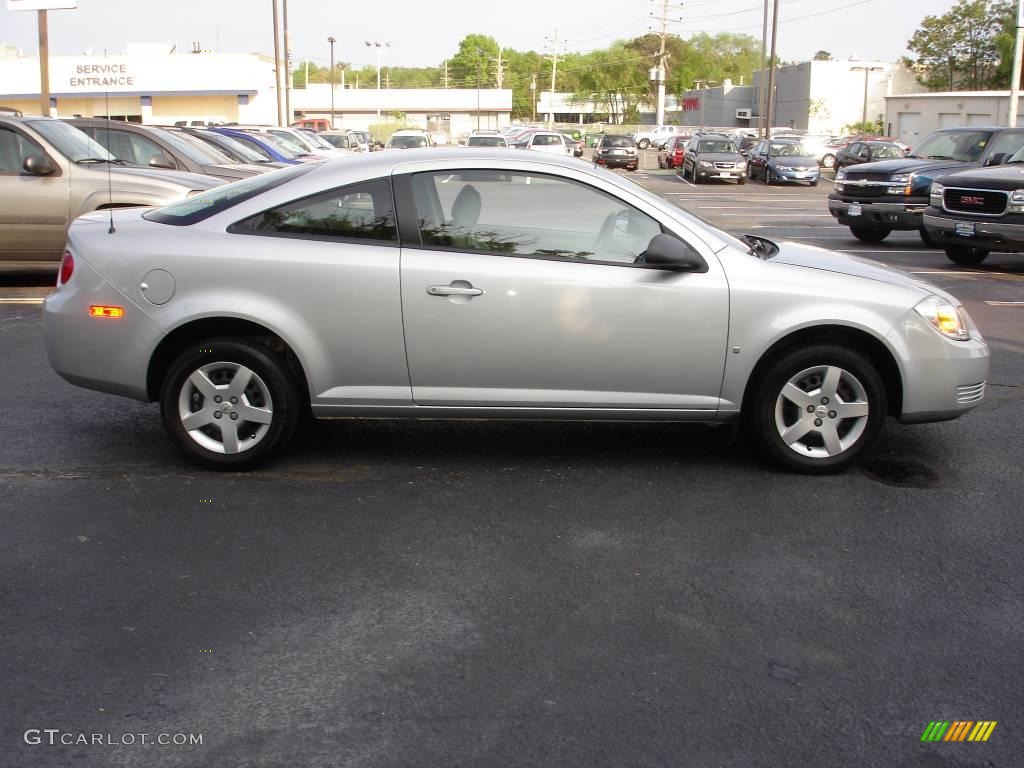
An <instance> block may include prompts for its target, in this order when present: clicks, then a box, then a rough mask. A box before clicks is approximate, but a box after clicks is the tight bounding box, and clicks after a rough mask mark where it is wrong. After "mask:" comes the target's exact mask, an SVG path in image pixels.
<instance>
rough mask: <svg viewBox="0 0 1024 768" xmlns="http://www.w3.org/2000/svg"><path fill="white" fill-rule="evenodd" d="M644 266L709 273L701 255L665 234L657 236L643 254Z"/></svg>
mask: <svg viewBox="0 0 1024 768" xmlns="http://www.w3.org/2000/svg"><path fill="white" fill-rule="evenodd" d="M640 263H643V264H650V265H651V266H654V267H662V268H664V269H670V270H672V271H674V272H707V271H708V264H707V262H706V261H704V259H703V258H702V257H701V255H700V254H699V253H697V252H696V251H695V250H693V249H692V248H691V247H690V246H688V245H686V243H683V242H682V241H680V240H677V239H676V238H674V237H672V236H671V235H666V234H664V233H662V234H658V235H655V236H654V237H652V238H651V242H650V243H648V244H647V250H646V251H644V252H643V261H642V262H640Z"/></svg>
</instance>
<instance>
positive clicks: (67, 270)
mask: <svg viewBox="0 0 1024 768" xmlns="http://www.w3.org/2000/svg"><path fill="white" fill-rule="evenodd" d="M74 271H75V257H74V256H72V255H71V251H64V258H62V259H61V260H60V272H58V273H57V287H58V288H60V287H61V286H62V285H64V283H66V282H67V281H68V280H70V279H71V275H72V273H73V272H74Z"/></svg>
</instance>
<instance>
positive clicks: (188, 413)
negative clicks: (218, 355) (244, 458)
mask: <svg viewBox="0 0 1024 768" xmlns="http://www.w3.org/2000/svg"><path fill="white" fill-rule="evenodd" d="M178 417H179V418H180V419H181V425H182V427H183V428H184V430H185V433H186V434H187V435H188V436H189V437H190V438H191V439H192V440H193V441H194V442H195V443H196V444H198V445H199V446H201V447H203V448H205V449H207V450H208V451H212V452H214V453H220V454H237V453H244V452H246V451H249V450H251V449H252V448H254V447H255V446H257V445H259V443H260V442H262V441H263V439H264V438H265V437H266V436H267V433H268V432H269V430H270V424H271V422H272V421H273V418H274V402H273V399H272V398H271V396H270V390H269V388H268V387H267V385H266V383H265V382H264V381H263V379H262V378H260V376H259V375H258V374H257V373H255V372H254V371H253V370H251V369H250V368H247V367H246V366H244V365H242V364H240V363H234V362H227V361H218V362H213V363H207V364H205V365H203V366H201V367H199V368H197V369H196V370H194V371H193V372H192V373H191V375H189V377H188V378H187V379H185V381H184V383H183V384H182V386H181V389H180V391H179V393H178Z"/></svg>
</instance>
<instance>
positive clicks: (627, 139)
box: [601, 136, 636, 147]
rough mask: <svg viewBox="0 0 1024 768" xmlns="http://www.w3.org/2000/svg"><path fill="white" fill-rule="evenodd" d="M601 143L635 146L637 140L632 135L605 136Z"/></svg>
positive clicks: (611, 145)
mask: <svg viewBox="0 0 1024 768" xmlns="http://www.w3.org/2000/svg"><path fill="white" fill-rule="evenodd" d="M601 145H602V146H604V147H635V146H636V142H635V141H634V140H633V137H632V136H605V137H604V141H602V142H601Z"/></svg>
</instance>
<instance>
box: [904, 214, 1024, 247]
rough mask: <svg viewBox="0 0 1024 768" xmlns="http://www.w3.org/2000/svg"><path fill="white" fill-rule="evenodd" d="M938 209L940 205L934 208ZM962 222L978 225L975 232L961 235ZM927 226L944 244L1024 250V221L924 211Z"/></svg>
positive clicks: (939, 241)
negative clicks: (1016, 222)
mask: <svg viewBox="0 0 1024 768" xmlns="http://www.w3.org/2000/svg"><path fill="white" fill-rule="evenodd" d="M932 210H936V209H932ZM958 223H971V224H973V225H974V235H973V236H970V235H967V236H965V235H959V234H957V232H956V225H957V224H958ZM924 228H925V229H926V230H928V234H929V235H931V236H932V238H933V239H934V240H935V241H936V242H937V243H938V244H939V245H942V246H946V245H963V246H972V247H975V248H984V249H985V250H987V251H1006V252H1009V253H1020V252H1024V224H1003V223H999V222H995V221H984V220H980V221H979V220H976V219H967V218H964V219H952V218H949V217H947V216H933V215H932V214H930V213H926V214H925V215H924Z"/></svg>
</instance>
